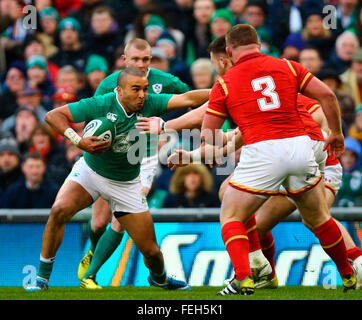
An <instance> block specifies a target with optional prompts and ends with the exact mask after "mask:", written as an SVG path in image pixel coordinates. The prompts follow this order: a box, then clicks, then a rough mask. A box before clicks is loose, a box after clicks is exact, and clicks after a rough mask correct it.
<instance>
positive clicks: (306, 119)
mask: <svg viewBox="0 0 362 320" xmlns="http://www.w3.org/2000/svg"><path fill="white" fill-rule="evenodd" d="M318 108H320V105H319V104H318V103H317V101H315V100H313V99H311V98H308V97H306V96H304V95H302V94H298V98H297V110H298V113H299V115H300V118H301V120H302V122H303V124H304V128H305V131H306V132H307V134H308V136H309V137H310V138H311V139H312V140H317V141H324V137H323V133H322V130H321V128H320V126H319V125H318V123H317V122H316V121H315V120H314V119H313V117H312V116H311V114H312V113H313V112H314V111H315V110H317V109H318Z"/></svg>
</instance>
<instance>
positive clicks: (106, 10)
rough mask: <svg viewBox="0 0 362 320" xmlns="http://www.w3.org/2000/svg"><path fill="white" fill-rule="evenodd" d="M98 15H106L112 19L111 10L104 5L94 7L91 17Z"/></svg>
mask: <svg viewBox="0 0 362 320" xmlns="http://www.w3.org/2000/svg"><path fill="white" fill-rule="evenodd" d="M100 13H108V14H109V15H110V16H111V17H112V18H114V17H113V12H112V9H111V8H110V7H108V6H106V5H100V6H97V7H95V9H94V10H93V12H92V16H93V15H95V14H100Z"/></svg>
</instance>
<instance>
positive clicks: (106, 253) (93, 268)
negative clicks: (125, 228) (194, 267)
mask: <svg viewBox="0 0 362 320" xmlns="http://www.w3.org/2000/svg"><path fill="white" fill-rule="evenodd" d="M123 234H124V232H116V231H114V230H113V229H112V228H108V229H107V230H106V231H105V232H104V234H103V236H102V237H101V238H100V239H99V241H98V244H97V246H96V250H95V251H94V253H93V257H92V261H91V264H90V266H89V268H88V270H87V272H86V273H85V275H84V278H89V276H94V277H95V275H96V274H97V272H98V270H99V269H100V268H101V266H102V265H103V264H104V263H105V262H106V261H107V260H108V258H109V257H110V256H111V255H112V253H113V252H114V250H116V248H117V247H118V245H119V244H120V243H121V240H122V237H123Z"/></svg>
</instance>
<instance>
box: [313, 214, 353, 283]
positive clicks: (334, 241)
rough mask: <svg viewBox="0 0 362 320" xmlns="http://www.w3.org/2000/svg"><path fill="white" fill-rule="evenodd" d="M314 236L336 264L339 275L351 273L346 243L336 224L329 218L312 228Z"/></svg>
mask: <svg viewBox="0 0 362 320" xmlns="http://www.w3.org/2000/svg"><path fill="white" fill-rule="evenodd" d="M314 233H315V235H316V237H317V238H318V239H319V242H320V243H321V246H322V248H323V249H324V251H325V252H326V253H327V254H328V255H329V256H330V257H331V259H332V260H333V261H334V263H335V264H336V266H337V269H338V271H339V273H340V275H341V276H342V277H343V276H344V275H347V274H351V273H353V270H352V267H351V265H350V264H349V262H348V257H347V250H346V245H345V244H344V241H343V237H342V233H341V231H340V230H339V227H338V225H337V224H336V223H335V222H334V220H333V218H330V219H329V220H328V221H327V222H325V223H323V224H322V225H320V226H318V227H317V228H315V229H314Z"/></svg>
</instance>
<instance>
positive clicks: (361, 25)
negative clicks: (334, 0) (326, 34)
mask: <svg viewBox="0 0 362 320" xmlns="http://www.w3.org/2000/svg"><path fill="white" fill-rule="evenodd" d="M357 11H358V10H357ZM347 30H349V31H351V32H353V33H354V34H355V35H356V36H357V38H358V41H359V46H360V47H362V5H361V6H360V9H359V13H358V14H357V21H356V22H355V23H354V25H353V26H351V27H350V28H349V29H347Z"/></svg>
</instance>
